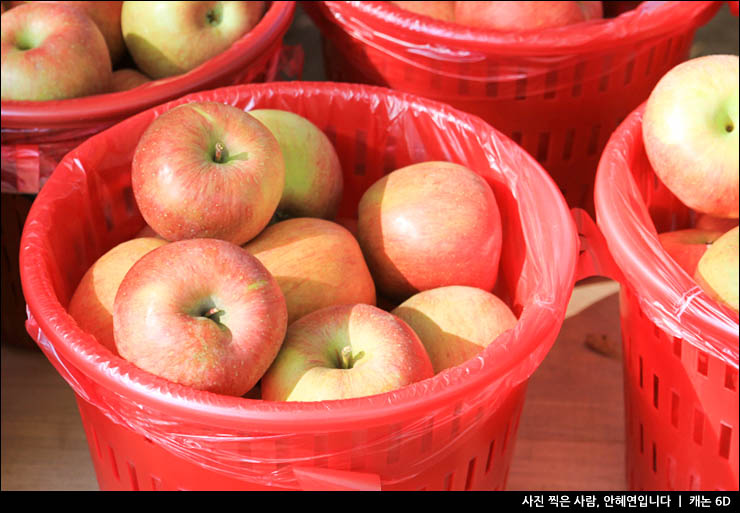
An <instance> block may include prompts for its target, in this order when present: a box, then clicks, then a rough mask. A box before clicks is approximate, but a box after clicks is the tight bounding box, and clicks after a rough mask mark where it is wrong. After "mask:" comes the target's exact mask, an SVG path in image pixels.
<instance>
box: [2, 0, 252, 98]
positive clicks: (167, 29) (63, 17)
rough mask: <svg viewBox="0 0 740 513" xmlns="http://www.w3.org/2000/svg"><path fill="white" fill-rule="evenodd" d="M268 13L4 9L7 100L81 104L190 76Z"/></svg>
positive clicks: (207, 8)
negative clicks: (87, 99) (93, 97)
mask: <svg viewBox="0 0 740 513" xmlns="http://www.w3.org/2000/svg"><path fill="white" fill-rule="evenodd" d="M6 8H7V9H8V10H7V12H5V11H6ZM264 10H265V2H181V1H174V2H167V1H164V2H78V1H36V2H3V15H2V76H3V79H2V99H3V100H26V101H45V100H63V99H67V98H79V97H84V96H91V95H97V94H105V93H111V92H120V91H126V90H130V89H133V88H136V87H138V86H141V85H143V84H147V83H149V82H150V81H152V80H157V79H162V78H166V77H171V76H175V75H180V74H183V73H187V72H188V71H190V70H192V69H194V68H196V67H198V66H199V65H201V64H202V63H204V62H206V61H207V60H209V59H211V58H212V57H214V56H216V55H218V54H220V53H222V52H224V51H225V50H227V49H228V48H229V47H230V46H231V45H232V44H233V43H234V42H235V41H237V40H238V39H240V38H241V37H243V36H244V35H245V34H247V33H248V32H249V31H250V30H252V29H253V28H254V26H255V25H257V23H258V22H259V20H260V19H261V18H262V15H263V14H264Z"/></svg>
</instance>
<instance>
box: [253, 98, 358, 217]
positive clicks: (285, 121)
mask: <svg viewBox="0 0 740 513" xmlns="http://www.w3.org/2000/svg"><path fill="white" fill-rule="evenodd" d="M249 113H250V114H251V115H252V116H254V117H255V118H257V119H258V120H260V121H261V122H262V123H263V124H264V125H265V126H266V127H267V128H269V129H270V132H272V135H274V136H275V138H276V139H277V141H278V143H279V144H280V150H281V151H282V153H283V160H284V161H285V188H284V189H283V196H282V198H281V199H280V204H279V205H278V208H277V212H276V214H277V216H278V218H279V219H287V218H291V217H320V218H323V219H334V217H335V216H336V214H337V209H338V208H339V201H340V200H341V199H342V189H343V186H344V178H343V177H342V166H341V164H340V163H339V157H338V156H337V152H336V150H335V149H334V146H332V144H331V141H329V138H328V137H327V136H326V135H325V134H324V132H322V131H321V129H320V128H319V127H317V126H316V125H314V124H313V123H311V122H310V121H309V120H307V119H306V118H304V117H303V116H299V115H298V114H294V113H292V112H288V111H285V110H277V109H257V110H252V111H249Z"/></svg>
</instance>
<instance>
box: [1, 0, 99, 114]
mask: <svg viewBox="0 0 740 513" xmlns="http://www.w3.org/2000/svg"><path fill="white" fill-rule="evenodd" d="M1 32H2V42H1V43H0V54H1V55H2V57H1V59H2V77H3V78H2V99H3V100H31V101H44V100H62V99H66V98H76V97H80V96H88V95H94V94H99V93H104V92H106V91H108V90H109V89H110V83H111V76H112V72H111V61H110V56H109V55H108V47H107V46H106V44H105V39H103V35H102V34H101V33H100V30H99V29H98V27H96V26H95V23H94V22H93V21H92V20H91V19H90V18H89V17H88V16H86V15H85V14H83V13H82V12H80V11H79V10H77V9H72V8H69V7H65V6H63V5H56V4H46V3H30V4H24V5H19V6H18V7H14V8H13V9H10V10H9V11H8V12H6V13H3V16H2V29H1Z"/></svg>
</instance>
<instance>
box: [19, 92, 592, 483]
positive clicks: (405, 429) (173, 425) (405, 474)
mask: <svg viewBox="0 0 740 513" xmlns="http://www.w3.org/2000/svg"><path fill="white" fill-rule="evenodd" d="M199 100H214V101H220V102H224V103H228V104H231V105H235V106H237V107H239V108H242V109H244V110H251V109H253V108H277V109H285V110H290V111H293V112H296V113H298V114H300V115H302V116H305V117H306V118H308V119H309V120H311V121H312V122H314V123H315V124H317V125H318V126H319V127H320V128H321V129H322V130H323V131H324V132H325V133H326V134H327V135H328V136H329V138H330V140H331V141H332V142H333V144H334V145H335V147H336V149H337V152H338V155H339V157H340V161H341V164H342V168H343V170H344V179H345V194H344V197H343V200H342V204H341V207H340V213H339V215H340V216H350V217H351V216H356V209H357V202H358V200H359V198H360V196H361V194H362V193H363V192H364V190H365V189H367V188H368V187H369V186H370V185H371V184H372V183H374V182H375V181H376V180H377V179H379V178H380V177H381V176H383V175H384V174H386V173H388V172H390V171H392V170H394V169H396V168H399V167H401V166H404V165H407V164H410V163H413V162H419V161H423V160H450V161H453V162H458V163H461V164H464V165H467V166H468V167H470V168H471V169H473V170H474V171H476V172H477V173H479V174H480V175H481V176H482V177H483V178H485V179H486V181H487V182H488V183H489V184H490V185H491V186H492V188H493V191H494V194H495V195H496V199H497V202H498V204H499V208H500V212H501V216H502V223H503V227H504V232H503V237H504V240H506V241H507V243H506V245H505V246H504V248H503V253H502V257H501V272H500V273H499V276H500V277H501V278H500V279H499V282H498V283H497V286H496V292H497V294H498V295H499V296H500V297H501V298H502V299H504V300H505V301H506V302H507V303H508V304H509V305H510V306H511V307H512V309H513V311H514V312H515V313H516V315H517V316H518V318H519V322H518V323H517V325H516V327H515V328H514V329H513V330H511V331H508V332H506V333H504V334H502V335H501V338H500V339H499V340H498V343H495V344H491V345H490V346H488V348H486V349H485V350H484V351H483V352H482V353H480V355H479V356H478V357H476V358H474V359H472V360H470V361H469V362H467V363H466V364H463V365H460V366H458V367H454V368H451V369H448V370H446V371H443V372H442V373H440V374H438V375H437V376H435V377H434V378H431V379H429V380H425V381H423V382H420V383H416V384H414V385H411V386H409V387H406V388H404V389H401V390H398V391H395V392H390V393H386V394H381V395H377V396H371V397H364V398H358V399H352V400H342V401H324V402H317V403H274V402H267V401H259V400H254V399H246V398H236V397H225V396H219V395H215V394H210V393H206V392H199V391H195V390H192V389H189V388H186V387H182V386H179V385H174V384H172V383H169V382H167V381H165V380H163V379H160V378H157V377H154V376H152V375H150V374H148V373H145V372H143V371H141V370H139V369H138V368H136V367H134V366H133V365H131V364H129V363H128V362H126V361H124V360H122V359H120V358H118V357H116V356H114V355H113V354H111V353H110V352H109V351H108V350H107V349H105V348H104V347H103V346H101V345H100V344H99V343H98V342H97V341H96V340H95V339H94V338H93V337H92V336H90V335H88V334H85V333H84V332H82V331H81V330H80V329H79V328H78V327H77V325H76V323H75V322H74V321H73V320H72V318H71V317H70V316H69V315H68V314H67V312H66V309H65V307H66V305H67V303H68V301H69V298H70V296H71V294H72V293H73V291H74V289H75V287H76V285H77V282H78V281H79V279H80V278H81V277H82V275H83V273H84V272H85V270H86V269H87V268H88V266H89V265H91V264H92V263H93V262H94V261H95V259H97V258H98V257H99V256H100V255H102V254H103V253H104V252H105V251H107V250H108V249H110V248H111V247H112V246H114V245H115V244H117V243H119V242H121V241H123V240H127V239H128V238H131V237H132V236H133V235H134V234H135V233H136V232H138V230H139V229H140V228H142V226H143V225H144V221H143V219H142V218H141V215H140V214H139V212H138V209H137V208H136V206H135V202H134V201H133V196H132V192H131V183H130V161H131V158H132V155H133V152H134V148H135V146H136V143H137V141H138V138H139V136H140V134H141V133H142V132H143V130H144V129H145V128H146V127H147V126H148V125H149V124H150V123H151V121H152V120H153V119H154V118H155V117H156V116H157V115H159V114H161V113H162V112H165V111H166V110H168V109H171V108H172V107H174V106H175V105H178V104H181V103H183V102H188V101H199ZM122 134H125V137H122ZM62 214H63V215H62ZM70 215H74V216H75V217H76V218H77V219H79V222H77V223H66V222H65V219H66V218H68V217H69V216H70ZM578 244H579V242H578V235H577V233H576V230H575V223H574V221H573V219H572V217H571V214H570V211H569V210H568V207H567V205H566V203H565V201H564V199H563V197H562V195H561V194H560V192H559V190H558V188H557V186H556V185H555V184H554V182H553V181H552V179H551V178H550V177H549V175H548V174H547V173H546V172H545V171H544V170H543V169H542V168H541V167H540V166H539V165H538V164H537V163H536V161H534V159H532V158H531V157H530V156H529V155H528V154H526V153H525V152H524V151H522V150H521V148H519V147H518V146H517V145H516V144H515V143H513V142H512V141H511V140H509V139H508V138H506V137H504V136H502V135H501V134H500V133H498V132H497V131H496V130H494V129H493V128H491V127H490V126H488V125H487V124H485V123H484V122H483V121H482V120H481V119H479V118H477V117H475V116H472V115H469V114H465V113H462V112H459V111H457V110H455V109H452V108H450V107H449V106H446V105H443V104H439V103H437V102H433V101H430V100H426V99H421V98H417V97H415V96H412V95H408V94H405V93H399V92H394V91H390V90H387V89H383V88H377V87H371V86H362V85H352V84H333V83H307V82H285V83H273V84H264V85H258V84H254V85H244V86H234V87H228V88H223V89H217V90H215V91H210V92H204V93H196V94H192V95H189V96H187V97H185V98H183V99H181V100H178V101H176V102H170V103H168V104H165V105H163V106H160V107H157V108H155V109H151V110H148V111H146V112H143V113H141V114H139V115H137V116H134V117H132V118H130V119H129V120H127V121H124V122H122V123H120V124H118V125H116V126H114V127H112V128H110V129H109V130H107V131H104V132H102V133H100V134H98V135H96V136H94V137H92V138H91V139H89V140H88V141H86V142H85V143H84V144H82V145H81V146H79V147H78V148H77V149H76V150H74V151H73V152H72V153H70V154H68V155H67V156H66V157H65V158H64V160H63V161H62V162H61V163H60V165H59V166H58V167H57V169H56V171H55V172H54V174H53V176H52V177H51V178H50V179H49V181H48V182H47V184H46V186H45V187H44V189H43V190H42V191H41V193H40V194H39V196H38V198H37V200H36V202H35V203H34V205H33V207H32V209H31V212H30V213H29V215H28V221H27V223H26V227H25V229H24V233H23V239H22V249H21V254H20V257H21V276H22V283H23V290H24V293H25V296H26V300H27V302H28V308H29V312H30V313H29V320H28V322H27V327H28V330H29V333H31V334H32V335H33V336H34V338H35V339H36V340H37V342H38V344H39V346H40V347H41V349H42V350H43V352H44V354H45V355H46V356H47V358H48V359H49V361H50V362H51V363H52V364H53V365H54V367H55V368H56V369H57V371H58V372H59V373H60V374H61V375H62V377H64V379H65V380H66V381H67V383H68V384H69V385H70V386H71V387H72V389H73V390H74V392H75V394H76V398H77V403H78V406H79V410H80V415H81V418H82V423H83V425H84V429H85V432H86V435H87V439H88V443H89V446H90V455H91V457H92V460H93V462H94V466H95V471H96V475H97V479H98V483H99V486H100V488H101V489H105V490H114V489H116V490H117V489H128V490H131V489H135V490H138V489H168V490H171V489H246V490H248V489H384V490H420V489H426V490H493V489H499V490H500V489H503V488H504V487H505V486H506V480H507V475H508V471H509V466H510V462H511V457H512V453H513V447H514V442H515V439H516V433H517V428H518V421H519V415H520V413H521V410H522V407H523V402H524V398H525V391H526V386H527V382H528V380H529V378H530V376H531V375H532V373H533V372H534V371H535V370H536V369H537V367H538V366H539V365H540V363H541V362H542V360H543V359H544V358H545V356H546V355H547V353H548V352H549V350H550V348H551V346H552V344H553V342H554V340H555V338H556V336H557V334H558V332H559V329H560V327H561V324H562V322H563V319H564V316H565V311H566V306H567V304H568V301H569V299H570V296H571V293H572V291H573V286H574V282H575V268H576V258H577V253H578Z"/></svg>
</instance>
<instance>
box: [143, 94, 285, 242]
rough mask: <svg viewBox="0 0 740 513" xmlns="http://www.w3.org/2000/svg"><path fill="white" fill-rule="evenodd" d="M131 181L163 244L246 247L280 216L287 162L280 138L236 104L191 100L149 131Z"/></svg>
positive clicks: (157, 119) (144, 213)
mask: <svg viewBox="0 0 740 513" xmlns="http://www.w3.org/2000/svg"><path fill="white" fill-rule="evenodd" d="M131 184H132V187H133V191H134V197H135V199H136V203H137V205H138V207H139V210H140V211H141V214H142V216H143V217H144V220H145V221H146V223H147V224H148V225H149V226H151V227H152V228H153V229H154V231H155V232H156V233H158V234H159V235H160V236H161V237H163V238H164V239H166V240H169V241H176V240H181V239H194V238H215V239H223V240H227V241H229V242H233V243H234V244H239V245H241V244H244V243H245V242H247V241H249V240H251V239H252V238H254V237H255V236H256V235H257V234H258V233H260V232H261V231H262V230H263V229H264V228H265V227H266V226H267V224H268V223H269V222H270V219H271V218H272V216H273V214H274V213H275V209H276V208H277V205H278V203H279V201H280V197H281V196H282V193H283V186H284V184H285V165H284V164H283V158H282V154H281V152H280V146H279V145H278V142H277V140H276V139H275V137H274V136H273V135H272V134H271V133H270V131H269V130H268V129H267V128H266V127H265V126H264V125H263V124H262V123H260V122H259V121H257V119H255V118H254V117H252V116H250V115H249V114H247V113H246V112H244V111H242V110H241V109H238V108H236V107H232V106H231V105H226V104H222V103H217V102H193V103H186V104H183V105H179V106H177V107H175V108H173V109H171V110H169V111H166V112H165V113H163V114H162V115H160V116H159V117H158V118H156V119H155V120H154V121H153V122H152V123H151V124H150V125H149V127H147V129H146V130H145V131H144V133H143V134H142V136H141V138H140V139H139V143H138V144H137V146H136V150H135V152H134V157H133V162H132V165H131Z"/></svg>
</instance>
